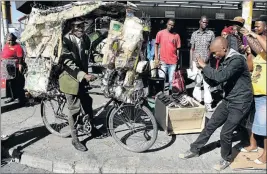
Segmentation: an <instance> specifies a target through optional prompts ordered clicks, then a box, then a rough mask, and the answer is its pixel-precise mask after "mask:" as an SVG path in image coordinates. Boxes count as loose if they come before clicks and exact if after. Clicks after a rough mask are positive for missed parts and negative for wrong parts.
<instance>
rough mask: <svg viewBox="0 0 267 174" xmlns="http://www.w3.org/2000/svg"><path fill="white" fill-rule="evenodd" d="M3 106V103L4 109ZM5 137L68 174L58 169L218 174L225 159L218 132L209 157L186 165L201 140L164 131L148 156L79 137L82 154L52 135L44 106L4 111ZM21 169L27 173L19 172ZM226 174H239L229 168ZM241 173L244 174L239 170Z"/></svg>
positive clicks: (8, 145)
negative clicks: (183, 155)
mask: <svg viewBox="0 0 267 174" xmlns="http://www.w3.org/2000/svg"><path fill="white" fill-rule="evenodd" d="M95 91H98V90H95ZM92 98H93V100H94V104H93V108H94V109H97V108H99V107H100V106H101V105H102V104H103V103H104V102H105V101H107V99H105V98H104V96H97V95H92ZM3 101H4V100H1V104H3ZM2 106H3V105H2ZM105 121H106V120H105V114H102V115H100V116H99V118H98V122H99V123H104V122H105ZM1 134H2V135H10V137H9V138H7V140H5V141H4V142H2V145H4V147H5V148H6V149H10V148H19V149H21V151H22V152H25V153H29V154H32V155H33V156H35V157H36V159H37V158H38V159H46V160H51V161H54V162H56V165H57V166H61V167H62V165H63V163H64V164H65V163H67V164H69V165H67V166H65V170H63V171H62V170H59V169H58V170H57V172H63V173H67V172H69V171H70V172H74V171H73V169H72V166H74V165H76V166H80V167H79V169H80V170H78V169H76V168H75V172H76V173H88V172H93V173H97V172H98V171H97V170H94V171H88V170H82V164H84V165H85V167H88V165H90V166H91V167H92V169H94V168H98V169H100V172H101V173H112V172H115V173H125V172H128V173H177V172H179V173H214V172H216V171H214V170H213V169H212V166H213V165H214V164H215V163H217V162H218V161H219V160H220V148H218V146H217V145H218V143H217V142H218V140H219V137H220V129H218V130H216V131H215V132H214V134H213V135H212V137H211V138H210V140H209V142H208V143H207V144H208V146H207V148H206V153H204V154H203V155H201V156H200V157H198V158H193V159H189V160H181V159H179V158H178V155H179V153H182V152H184V151H186V150H188V149H189V147H190V143H192V142H193V141H194V140H196V138H197V137H198V135H199V134H198V133H197V134H185V135H173V136H168V135H166V133H165V132H163V131H159V133H158V138H157V140H156V142H155V144H154V145H153V146H152V148H151V149H149V150H148V151H147V152H145V153H133V152H129V151H126V150H124V149H123V148H121V147H120V146H119V145H117V143H116V142H115V141H114V139H113V138H112V137H104V138H103V139H91V138H90V137H80V138H81V140H83V142H84V143H85V144H86V146H87V147H88V151H87V152H79V151H77V150H75V149H74V147H73V146H72V145H71V139H70V138H61V137H57V136H55V135H52V134H50V133H49V132H48V131H47V129H46V128H45V127H44V124H43V122H42V119H41V115H40V105H35V106H31V107H23V108H12V109H7V108H4V110H3V107H2V114H1ZM236 143H237V142H236ZM236 143H234V145H235V144H236ZM32 161H34V160H32ZM33 164H34V163H33ZM10 165H13V164H9V165H7V166H6V168H5V169H4V170H5V171H10V172H11V170H12V171H16V172H21V171H26V170H27V171H28V170H32V169H29V168H27V167H26V168H23V166H21V165H18V166H16V167H18V168H17V169H16V167H14V168H12V167H10V168H9V167H8V166H10ZM53 165H54V163H53ZM20 166H21V167H22V169H23V170H21V169H19V167H20ZM54 166H55V165H54ZM69 166H70V167H69ZM31 167H35V166H31ZM36 167H38V166H36ZM43 169H44V168H43ZM45 170H50V171H54V170H52V169H51V168H45ZM64 171H65V172H64ZM222 172H223V173H232V172H236V171H233V170H232V169H231V168H227V169H226V170H224V171H222ZM237 172H238V173H240V171H237ZM250 172H251V171H250ZM253 172H254V171H253Z"/></svg>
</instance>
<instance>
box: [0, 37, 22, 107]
mask: <svg viewBox="0 0 267 174" xmlns="http://www.w3.org/2000/svg"><path fill="white" fill-rule="evenodd" d="M16 40H17V37H16V36H15V35H14V34H12V33H10V34H8V36H7V43H6V45H5V46H4V48H3V51H2V54H1V59H3V60H5V59H9V60H10V59H13V60H15V61H16V76H15V78H14V79H10V80H7V93H8V94H9V95H7V96H10V97H11V98H10V99H9V100H7V101H5V103H10V102H13V101H14V100H15V99H16V98H18V99H19V102H20V104H25V93H24V89H23V88H24V77H23V74H22V63H23V49H22V48H21V46H20V44H18V43H17V42H16Z"/></svg>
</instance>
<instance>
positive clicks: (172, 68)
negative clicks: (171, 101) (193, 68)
mask: <svg viewBox="0 0 267 174" xmlns="http://www.w3.org/2000/svg"><path fill="white" fill-rule="evenodd" d="M160 63H161V69H162V70H163V71H164V72H165V73H163V72H162V71H161V70H159V77H161V78H165V75H167V73H168V78H169V90H171V89H172V79H173V74H174V72H175V69H176V64H166V63H165V62H162V61H161V62H160Z"/></svg>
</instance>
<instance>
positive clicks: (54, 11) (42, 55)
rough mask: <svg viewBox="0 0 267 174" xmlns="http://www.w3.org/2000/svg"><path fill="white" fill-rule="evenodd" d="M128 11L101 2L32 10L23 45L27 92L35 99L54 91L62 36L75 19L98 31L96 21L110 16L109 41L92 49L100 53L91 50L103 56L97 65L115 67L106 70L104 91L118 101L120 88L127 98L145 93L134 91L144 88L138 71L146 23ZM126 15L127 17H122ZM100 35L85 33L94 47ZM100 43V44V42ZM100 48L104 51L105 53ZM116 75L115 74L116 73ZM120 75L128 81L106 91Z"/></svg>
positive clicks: (87, 31) (118, 5) (24, 33)
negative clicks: (54, 74)
mask: <svg viewBox="0 0 267 174" xmlns="http://www.w3.org/2000/svg"><path fill="white" fill-rule="evenodd" d="M126 8H128V7H127V6H126V5H125V4H121V3H118V2H101V1H98V2H73V3H70V4H68V5H65V6H60V7H52V8H48V9H46V10H42V9H37V8H32V12H31V14H30V15H29V21H28V24H27V25H26V27H25V30H24V32H23V33H22V35H21V41H22V42H24V43H25V46H26V52H27V54H26V57H25V61H26V63H27V65H28V72H27V74H26V83H25V89H26V90H27V91H28V92H29V93H30V94H31V95H32V96H35V97H37V96H39V95H41V94H43V93H47V92H48V91H49V90H50V89H51V88H52V87H51V84H52V83H51V81H52V80H56V79H52V78H51V77H53V69H54V67H55V65H57V64H58V59H59V57H60V54H61V50H62V36H63V35H64V34H66V33H65V30H66V26H67V23H68V21H70V20H72V19H73V18H76V17H84V18H85V19H86V20H88V21H90V22H89V23H90V27H91V28H95V26H96V24H95V23H94V22H95V19H96V18H97V17H100V18H101V17H103V16H107V17H108V18H109V17H110V18H111V21H110V23H109V25H108V26H109V27H110V28H109V31H108V35H107V36H105V37H106V38H105V37H101V40H102V42H101V41H100V44H99V45H96V46H95V47H96V48H92V49H96V50H98V51H93V50H90V51H92V52H93V53H94V52H101V54H102V56H103V58H102V60H101V55H100V54H97V55H96V56H97V57H96V58H95V59H98V62H99V60H101V61H102V63H103V65H111V64H112V65H113V68H107V70H106V73H107V74H106V75H105V77H106V78H105V79H104V80H103V84H104V85H103V86H104V88H103V91H105V92H106V93H108V95H107V96H109V97H111V96H112V97H115V96H117V97H118V98H120V97H119V96H121V94H122V93H116V95H115V93H114V92H115V89H116V90H117V88H116V87H118V86H120V87H121V88H122V89H121V91H127V94H129V95H128V96H133V95H136V94H138V95H139V93H142V92H140V91H139V92H137V93H134V92H133V91H137V89H138V90H139V88H142V87H143V86H142V83H141V82H140V80H138V79H137V77H138V74H137V73H136V72H135V69H136V67H137V64H138V62H139V61H140V58H139V54H140V51H141V46H142V43H143V36H142V34H143V27H144V26H143V21H142V20H141V19H139V18H137V17H127V18H126V17H125V12H126ZM107 9H108V10H107ZM123 13H124V16H122V14H123ZM121 19H123V20H121ZM97 32H98V33H101V32H99V31H91V30H86V34H87V35H88V36H89V38H90V41H91V43H92V41H94V40H97V38H93V37H94V36H96V33H97ZM102 36H103V35H102ZM97 42H98V43H99V41H97ZM91 45H94V44H91ZM103 45H104V46H103ZM99 47H101V48H102V47H103V49H100V48H99ZM99 56H100V57H99ZM108 67H110V66H108ZM115 71H116V73H114V72H115ZM112 72H113V73H112ZM118 72H119V73H118ZM118 74H120V75H121V76H120V78H122V77H123V78H124V79H127V80H124V81H122V80H121V79H120V80H118V81H116V82H114V81H112V85H111V87H109V88H108V89H107V88H106V87H107V84H108V83H107V81H111V79H114V78H115V76H117V75H118ZM117 79H118V78H117ZM109 83H110V82H109ZM137 86H138V88H137ZM117 91H118V90H117ZM124 93H125V92H124ZM133 93H134V94H133ZM122 100H123V101H124V100H126V99H122Z"/></svg>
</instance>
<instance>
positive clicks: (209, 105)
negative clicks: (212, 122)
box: [205, 104, 214, 112]
mask: <svg viewBox="0 0 267 174" xmlns="http://www.w3.org/2000/svg"><path fill="white" fill-rule="evenodd" d="M205 107H206V110H207V111H208V112H213V111H214V109H213V108H212V107H211V104H205Z"/></svg>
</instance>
